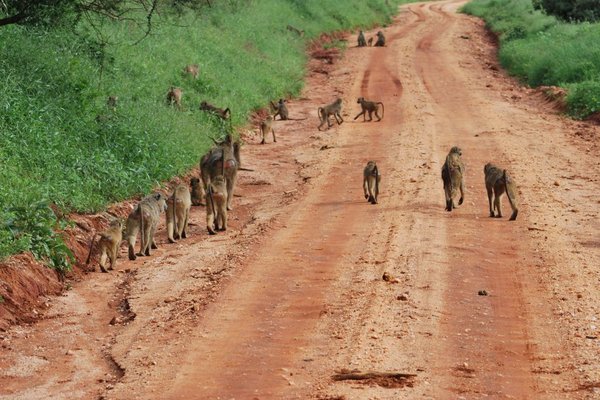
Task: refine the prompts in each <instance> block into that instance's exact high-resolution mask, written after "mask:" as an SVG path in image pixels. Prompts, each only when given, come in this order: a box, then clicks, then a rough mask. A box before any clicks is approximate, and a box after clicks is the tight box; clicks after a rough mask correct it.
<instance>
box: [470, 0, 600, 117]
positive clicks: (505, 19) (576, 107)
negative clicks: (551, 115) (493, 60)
mask: <svg viewBox="0 0 600 400" xmlns="http://www.w3.org/2000/svg"><path fill="white" fill-rule="evenodd" d="M463 10H464V11H465V12H467V13H469V14H473V15H476V16H479V17H482V18H483V19H485V21H486V23H487V25H488V27H489V28H490V29H491V30H492V31H494V32H496V33H497V34H498V35H499V37H500V44H501V47H500V52H499V58H500V62H501V63H502V65H503V66H504V67H505V68H506V69H507V70H508V71H509V72H510V73H511V74H513V75H515V76H518V77H519V78H521V79H522V80H523V81H524V82H526V83H527V84H529V85H530V86H533V87H536V86H541V85H555V86H562V87H565V88H567V90H568V96H567V106H568V112H569V113H570V114H571V115H572V116H574V117H577V118H583V117H585V116H587V115H590V114H592V113H594V112H598V111H600V23H593V24H592V23H565V22H559V21H558V20H556V19H555V18H554V17H551V16H548V15H545V14H543V13H542V12H541V11H538V10H534V8H533V6H532V3H531V0H474V1H472V2H470V3H468V4H467V5H465V6H464V7H463Z"/></svg>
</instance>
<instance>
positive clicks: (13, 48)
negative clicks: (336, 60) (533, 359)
mask: <svg viewBox="0 0 600 400" xmlns="http://www.w3.org/2000/svg"><path fill="white" fill-rule="evenodd" d="M400 2H401V0H395V1H391V2H389V1H385V0H366V1H365V0H346V1H344V2H340V1H339V0H261V1H251V2H250V1H242V0H227V1H213V2H212V4H213V6H212V8H203V9H202V11H201V14H196V13H192V12H189V13H187V14H184V15H179V16H177V17H175V16H174V15H175V13H172V14H170V15H169V14H165V15H161V16H158V17H157V18H156V19H155V21H154V25H153V29H152V32H151V35H150V36H148V37H146V38H145V39H144V40H142V41H141V42H139V43H138V44H134V42H135V41H136V40H137V39H138V38H141V37H143V35H144V32H143V30H142V28H141V27H138V26H136V25H133V24H127V23H118V24H117V23H107V22H103V23H100V21H98V24H99V25H98V26H97V27H96V28H99V30H100V32H101V34H102V36H103V37H104V38H105V39H107V41H108V43H109V44H108V45H99V44H98V42H97V41H96V40H93V39H94V37H95V36H94V35H95V34H96V33H95V30H94V29H92V26H91V25H88V24H87V23H86V22H80V23H79V25H78V26H77V27H75V29H66V28H64V27H61V28H56V29H54V30H41V29H35V28H24V27H20V26H6V27H2V28H0V93H2V99H1V100H0V163H1V168H0V189H1V190H0V259H2V258H5V257H6V256H8V255H10V254H14V253H17V252H21V251H26V250H31V251H32V252H33V253H34V254H36V255H37V256H39V257H42V258H44V259H46V260H48V262H49V263H50V264H51V265H53V266H54V267H56V268H58V269H66V268H68V264H69V255H68V251H67V249H66V247H64V245H63V243H62V241H61V238H60V236H59V235H56V234H52V231H53V229H57V228H60V226H59V225H58V224H57V221H56V219H55V218H54V217H52V216H53V214H52V212H51V209H50V208H49V206H50V205H53V207H54V208H59V209H62V210H66V211H73V210H75V211H80V212H91V211H97V210H101V209H102V208H104V207H105V206H106V205H107V204H108V203H111V202H115V201H119V200H122V199H125V198H128V197H131V196H134V195H137V194H143V193H146V192H148V191H149V190H151V189H152V188H153V187H155V186H156V185H158V184H159V183H160V182H161V181H164V180H166V179H168V178H170V177H172V176H174V175H177V174H180V173H182V172H184V171H186V170H188V169H189V168H191V167H193V166H195V165H197V162H198V160H199V158H200V156H201V155H202V154H203V153H204V152H205V151H206V150H207V148H208V147H209V145H210V140H209V135H212V136H219V135H220V134H221V133H222V132H223V129H224V127H223V126H222V125H221V123H219V122H218V121H216V120H215V118H214V117H211V116H210V115H207V114H206V113H203V112H200V111H199V110H198V105H199V103H200V101H202V100H207V101H209V102H211V103H213V104H216V105H219V106H227V107H229V108H230V109H231V110H232V113H233V115H232V122H233V124H234V125H240V124H243V123H244V122H245V121H246V120H247V117H248V115H249V114H250V113H251V112H252V111H254V110H256V109H258V108H262V107H264V106H265V104H267V102H268V101H269V100H271V99H276V98H279V97H282V96H288V95H292V96H293V95H296V94H298V93H299V92H300V90H301V88H302V86H303V79H304V73H305V70H304V67H305V64H306V55H305V52H304V48H305V44H306V41H307V40H309V39H310V38H314V37H316V36H318V35H319V34H320V33H322V32H325V31H333V30H339V29H348V28H350V27H357V26H366V25H371V24H374V23H386V22H388V21H389V20H390V17H391V15H392V14H393V13H394V11H395V7H396V5H397V4H398V3H400ZM288 24H291V25H294V26H296V27H298V28H300V29H303V30H305V32H306V35H305V37H304V38H300V37H298V35H296V34H295V33H293V32H290V31H288V30H287V29H286V26H287V25H288ZM193 63H197V64H199V65H200V77H199V79H197V80H193V79H191V78H190V77H186V76H184V75H183V74H182V69H183V67H184V66H185V65H186V64H193ZM171 85H173V86H178V87H181V88H182V89H183V93H184V95H183V107H182V110H176V109H174V108H171V107H169V106H167V105H166V103H165V97H166V92H167V90H168V88H169V87H170V86H171ZM109 95H116V96H118V97H119V103H118V107H117V108H116V110H114V111H113V110H111V109H109V108H108V107H107V106H106V98H107V96H109Z"/></svg>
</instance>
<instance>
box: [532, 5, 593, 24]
mask: <svg viewBox="0 0 600 400" xmlns="http://www.w3.org/2000/svg"><path fill="white" fill-rule="evenodd" d="M534 5H536V6H539V7H540V8H542V9H543V10H544V11H546V12H547V13H548V14H551V15H554V16H555V17H557V18H559V19H562V20H565V21H576V22H581V21H590V22H593V21H600V0H535V1H534Z"/></svg>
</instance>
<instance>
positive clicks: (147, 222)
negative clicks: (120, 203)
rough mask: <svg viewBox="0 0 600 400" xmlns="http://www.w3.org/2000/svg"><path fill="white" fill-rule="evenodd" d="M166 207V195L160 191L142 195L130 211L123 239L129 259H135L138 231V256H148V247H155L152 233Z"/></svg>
mask: <svg viewBox="0 0 600 400" xmlns="http://www.w3.org/2000/svg"><path fill="white" fill-rule="evenodd" d="M166 209H167V202H166V197H165V195H164V194H162V193H153V194H151V195H149V196H146V197H144V198H143V199H142V200H141V201H140V202H139V203H138V205H137V206H136V207H135V208H134V209H133V211H131V213H130V214H129V216H128V217H127V222H126V224H125V238H124V239H125V240H127V243H128V246H129V249H128V251H129V259H130V260H135V259H136V253H135V242H136V240H137V234H138V232H140V252H139V253H137V255H138V256H149V255H150V249H151V248H152V249H157V248H158V246H157V245H156V242H155V241H154V233H155V231H156V227H157V226H158V222H159V220H160V214H161V213H162V212H163V211H165V210H166Z"/></svg>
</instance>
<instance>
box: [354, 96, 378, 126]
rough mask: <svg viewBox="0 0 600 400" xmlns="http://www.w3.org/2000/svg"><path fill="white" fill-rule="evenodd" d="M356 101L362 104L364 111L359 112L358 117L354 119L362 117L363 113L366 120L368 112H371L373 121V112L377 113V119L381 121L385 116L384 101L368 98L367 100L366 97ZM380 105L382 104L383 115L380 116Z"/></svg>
mask: <svg viewBox="0 0 600 400" xmlns="http://www.w3.org/2000/svg"><path fill="white" fill-rule="evenodd" d="M356 103H357V104H360V107H361V109H362V111H361V112H359V113H358V115H357V116H356V117H354V120H356V119H357V118H358V117H360V116H361V115H362V116H363V122H364V121H365V120H366V116H367V113H369V121H373V113H375V116H376V117H377V121H381V118H383V113H384V111H385V110H384V107H383V103H382V102H380V101H368V100H365V98H364V97H359V98H358V100H357V102H356ZM379 106H381V117H380V116H379Z"/></svg>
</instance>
